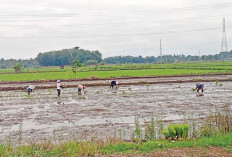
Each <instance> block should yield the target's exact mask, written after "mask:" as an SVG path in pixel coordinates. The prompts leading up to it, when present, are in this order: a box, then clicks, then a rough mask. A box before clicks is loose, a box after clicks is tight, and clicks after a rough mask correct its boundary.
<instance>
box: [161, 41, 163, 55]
mask: <svg viewBox="0 0 232 157" xmlns="http://www.w3.org/2000/svg"><path fill="white" fill-rule="evenodd" d="M162 56H163V54H162V44H161V39H160V57H162Z"/></svg>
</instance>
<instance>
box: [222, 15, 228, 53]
mask: <svg viewBox="0 0 232 157" xmlns="http://www.w3.org/2000/svg"><path fill="white" fill-rule="evenodd" d="M221 52H228V49H227V42H226V24H225V17H223V19H222V45H221Z"/></svg>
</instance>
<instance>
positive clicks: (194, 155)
mask: <svg viewBox="0 0 232 157" xmlns="http://www.w3.org/2000/svg"><path fill="white" fill-rule="evenodd" d="M109 156H110V157H119V156H120V157H232V153H231V152H227V151H225V150H224V149H223V148H217V147H212V148H207V149H204V148H175V149H174V148H173V149H167V150H163V151H156V152H153V153H150V154H136V155H134V154H133V155H122V154H120V155H109Z"/></svg>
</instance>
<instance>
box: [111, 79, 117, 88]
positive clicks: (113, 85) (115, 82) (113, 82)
mask: <svg viewBox="0 0 232 157" xmlns="http://www.w3.org/2000/svg"><path fill="white" fill-rule="evenodd" d="M117 84H118V82H117V81H111V84H110V89H114V87H116V85H117Z"/></svg>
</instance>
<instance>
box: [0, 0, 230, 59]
mask: <svg viewBox="0 0 232 157" xmlns="http://www.w3.org/2000/svg"><path fill="white" fill-rule="evenodd" d="M223 17H225V19H226V35H227V44H228V50H229V51H230V50H231V48H232V1H231V0H220V1H218V0H204V1H202V0H162V1H161V0H46V1H45V0H39V1H38V0H37V1H36V0H0V58H6V59H9V58H16V59H29V58H34V57H36V56H37V54H38V53H39V52H47V51H52V50H60V49H65V48H73V47H75V46H79V47H80V48H83V49H88V50H99V51H100V52H101V53H102V54H103V57H104V58H105V57H109V56H118V55H132V56H138V55H141V56H158V55H159V47H160V43H159V42H160V39H162V48H163V54H185V55H188V54H190V55H199V51H200V54H201V55H204V54H216V53H219V52H220V51H221V41H222V18H223Z"/></svg>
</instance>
